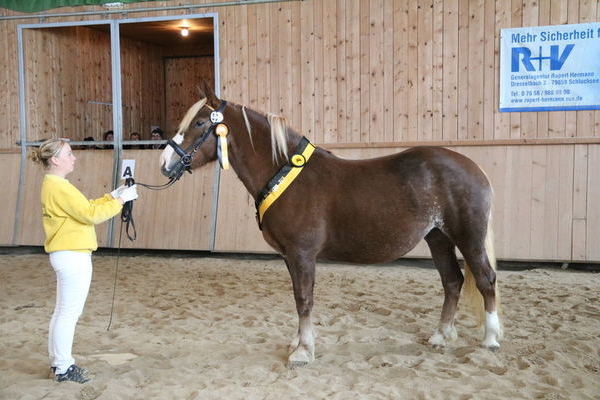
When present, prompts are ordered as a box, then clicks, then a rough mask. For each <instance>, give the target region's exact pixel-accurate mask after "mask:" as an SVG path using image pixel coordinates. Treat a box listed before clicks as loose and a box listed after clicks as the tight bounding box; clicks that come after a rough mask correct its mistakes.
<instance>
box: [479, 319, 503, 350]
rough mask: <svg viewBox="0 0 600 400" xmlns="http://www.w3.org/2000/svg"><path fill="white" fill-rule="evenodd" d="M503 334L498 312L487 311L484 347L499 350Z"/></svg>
mask: <svg viewBox="0 0 600 400" xmlns="http://www.w3.org/2000/svg"><path fill="white" fill-rule="evenodd" d="M500 335H501V328H500V320H499V319H498V313H497V312H496V311H492V312H486V313H485V337H484V339H483V343H482V344H481V345H482V346H483V347H486V348H488V349H490V350H497V349H499V348H500V344H499V343H498V339H499V338H500Z"/></svg>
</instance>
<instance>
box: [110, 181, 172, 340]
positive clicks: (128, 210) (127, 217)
mask: <svg viewBox="0 0 600 400" xmlns="http://www.w3.org/2000/svg"><path fill="white" fill-rule="evenodd" d="M175 181H177V179H173V178H171V179H170V180H169V181H168V182H167V183H165V184H162V185H148V184H145V183H138V185H140V186H143V187H145V188H148V189H150V190H162V189H166V188H168V187H169V186H171V185H172V184H173V183H175ZM125 184H126V185H127V186H131V185H133V184H135V181H134V180H133V178H127V179H126V180H125ZM120 219H121V228H120V229H119V244H118V247H117V262H116V263H115V264H116V265H115V277H114V282H113V293H112V301H111V304H110V318H109V320H108V326H107V327H106V331H109V330H110V326H111V325H112V320H113V313H114V309H115V297H116V293H117V278H118V275H119V258H120V256H121V239H122V238H123V223H125V232H126V233H127V237H128V238H129V240H131V241H132V242H133V241H134V240H135V239H136V238H137V231H136V230H135V222H134V220H133V200H130V201H127V202H125V204H123V210H121V218H120ZM130 226H131V227H132V228H133V236H132V235H131V234H130V233H129V227H130Z"/></svg>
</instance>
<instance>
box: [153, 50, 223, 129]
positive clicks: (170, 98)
mask: <svg viewBox="0 0 600 400" xmlns="http://www.w3.org/2000/svg"><path fill="white" fill-rule="evenodd" d="M214 68H215V63H214V58H213V57H212V56H208V57H183V58H182V57H169V58H166V59H165V82H166V85H165V86H166V88H165V96H164V98H165V103H166V107H167V110H168V112H167V115H166V124H165V127H166V132H169V133H171V134H174V133H175V132H177V128H178V126H179V122H180V121H181V119H182V118H183V116H184V115H185V113H186V112H187V110H188V109H189V108H190V106H191V105H192V104H194V103H195V102H197V101H198V100H199V99H198V89H197V87H198V86H197V85H198V82H200V81H201V80H206V81H208V82H210V83H211V84H212V86H213V87H214V81H215V77H214V75H215V73H214Z"/></svg>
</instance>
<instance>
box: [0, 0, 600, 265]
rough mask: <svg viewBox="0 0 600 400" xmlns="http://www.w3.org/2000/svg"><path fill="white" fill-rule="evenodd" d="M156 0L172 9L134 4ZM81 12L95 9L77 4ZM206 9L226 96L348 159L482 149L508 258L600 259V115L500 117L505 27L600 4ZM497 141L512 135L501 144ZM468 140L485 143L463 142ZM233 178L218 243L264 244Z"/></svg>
mask: <svg viewBox="0 0 600 400" xmlns="http://www.w3.org/2000/svg"><path fill="white" fill-rule="evenodd" d="M212 1H213V0H195V1H190V2H189V3H194V4H202V3H206V2H212ZM156 5H165V6H167V5H170V3H169V2H155V3H149V4H145V3H144V4H141V3H138V4H133V5H128V6H126V7H135V8H138V7H145V6H148V7H150V6H156ZM84 9H85V10H93V9H96V8H95V7H85V8H82V7H80V8H77V9H73V10H77V11H81V10H84ZM64 10H66V11H68V10H69V9H64ZM61 11H62V10H61ZM198 11H199V12H216V13H218V14H219V37H220V43H219V45H220V49H219V51H220V57H221V58H220V65H219V70H220V79H221V88H220V89H221V93H222V95H223V97H224V98H226V99H228V100H231V101H234V102H238V103H243V104H246V105H248V106H249V107H252V108H255V109H258V110H262V111H272V112H278V113H280V114H283V115H285V116H286V117H287V118H288V120H289V121H290V123H291V125H293V126H294V127H295V128H296V129H297V130H299V131H301V132H303V133H304V134H305V135H307V136H308V137H309V138H310V139H312V140H313V141H314V142H316V143H318V144H324V145H325V146H328V147H331V148H332V149H333V150H334V151H335V152H338V153H339V154H341V155H346V154H350V155H352V154H354V153H355V152H356V153H357V154H359V155H360V156H366V155H367V154H368V155H370V156H376V155H380V154H385V153H387V152H389V151H392V150H395V149H398V148H400V147H402V146H406V145H408V144H410V145H413V144H417V143H421V144H422V143H433V144H436V145H449V146H451V147H452V148H454V149H458V150H460V151H461V152H465V154H467V155H471V156H473V157H474V158H477V157H480V154H484V155H485V156H484V157H483V159H482V160H481V161H482V164H483V165H484V168H485V169H486V171H487V172H488V175H490V176H491V177H492V180H493V181H494V184H495V186H496V193H497V203H496V207H497V208H496V211H495V212H496V224H497V226H498V228H497V231H498V232H497V239H496V242H497V247H498V248H499V254H501V256H502V257H505V258H524V259H527V258H531V259H555V258H557V257H558V258H559V259H575V260H600V255H599V253H600V245H599V244H598V241H597V240H595V238H597V237H598V233H599V232H598V229H599V228H598V227H599V226H600V224H599V223H598V222H599V219H600V216H599V215H598V209H599V207H598V197H599V196H598V189H597V188H598V183H599V179H600V178H599V177H598V172H597V171H599V170H600V159H599V158H600V157H599V155H598V153H599V150H598V147H599V146H600V145H599V144H598V143H599V139H600V112H599V111H577V112H575V111H569V112H560V111H559V112H546V113H541V112H540V113H499V112H498V111H497V109H498V102H497V98H498V86H499V82H498V70H499V60H498V53H499V34H500V29H501V28H507V27H520V26H536V25H546V24H564V23H579V22H592V21H599V20H600V6H599V1H598V0H591V1H590V0H542V1H539V0H513V1H504V0H419V1H408V0H396V1H386V0H326V1H317V0H305V1H302V2H286V3H273V4H257V5H242V6H231V7H218V8H202V9H198ZM0 12H3V13H6V14H8V13H9V12H6V11H4V10H2V11H0ZM175 14H176V12H169V11H164V12H150V13H145V14H144V13H139V14H135V16H136V17H146V16H158V15H175ZM113 17H114V18H121V17H122V16H121V15H115V16H113ZM16 24H17V23H16V22H12V21H9V22H2V23H0V29H1V30H2V31H1V32H0V33H4V34H5V37H6V38H7V40H6V41H3V42H2V43H1V44H0V46H1V47H0V62H2V63H3V65H8V66H9V68H6V69H5V70H4V71H3V72H2V74H4V75H3V76H4V77H6V79H4V80H0V85H2V86H0V89H2V90H4V92H5V93H8V96H6V97H5V98H3V99H0V130H2V131H1V132H2V134H1V135H0V140H1V141H2V142H0V146H5V147H8V148H11V147H13V148H14V145H13V143H14V141H15V140H16V138H17V137H18V113H17V110H18V107H17V105H18V96H17V90H16V57H14V55H15V54H16V39H15V27H16ZM36 45H37V44H36ZM51 67H52V66H49V67H48V66H46V67H44V68H51ZM52 68H56V67H52ZM44 82H46V81H45V80H44V79H40V84H43V83H44ZM40 90H41V89H40ZM43 90H46V89H43ZM124 102H125V101H124ZM36 123H37V124H38V125H39V124H41V122H40V121H37V122H36ZM502 140H511V141H512V142H509V143H510V146H504V145H500V146H498V144H502V143H501V142H499V141H502ZM525 140H527V141H529V142H531V141H534V142H535V144H530V143H527V144H526V143H524V141H525ZM441 141H443V142H441ZM452 142H454V144H452ZM488 142H489V145H486V143H488ZM554 142H558V143H559V144H558V145H555V144H552V143H554ZM473 143H477V144H478V145H480V146H479V147H470V146H464V147H461V146H460V145H461V144H465V145H468V144H473ZM229 175H232V174H229ZM229 179H230V178H229V177H227V175H226V174H225V175H224V177H223V179H222V185H221V189H220V201H219V215H218V221H219V223H218V230H217V248H218V249H226V250H232V251H238V250H239V251H252V250H263V249H264V245H263V244H262V242H256V239H254V238H249V237H248V236H249V234H248V233H247V232H251V231H252V230H251V228H250V227H249V226H248V228H245V227H244V223H243V222H240V221H241V220H239V219H238V220H236V223H235V224H232V223H231V221H232V220H233V219H232V218H233V217H232V216H233V215H238V216H239V217H240V218H242V217H243V218H246V219H245V220H242V221H247V223H248V224H254V211H253V209H252V208H251V205H249V204H251V202H250V201H248V199H247V198H246V197H244V196H240V195H239V193H238V192H236V191H237V190H238V187H236V185H234V184H225V183H227V182H229ZM242 207H246V208H242ZM248 207H250V208H248ZM238 209H239V210H238ZM517 216H518V217H517ZM556 217H557V218H556ZM523 221H525V223H526V224H525V225H523ZM252 229H255V228H252ZM261 246H263V247H261Z"/></svg>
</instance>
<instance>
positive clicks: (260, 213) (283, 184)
mask: <svg viewBox="0 0 600 400" xmlns="http://www.w3.org/2000/svg"><path fill="white" fill-rule="evenodd" d="M314 151H315V146H313V145H312V143H310V142H309V141H308V139H307V138H305V137H303V138H302V139H301V140H300V143H299V144H298V147H297V149H296V153H294V155H293V156H292V157H291V158H290V162H289V163H287V164H286V165H284V166H283V167H281V169H280V170H279V172H277V174H275V176H274V177H273V178H271V179H270V180H269V183H267V185H266V186H265V188H264V189H263V190H261V192H260V193H259V195H258V198H257V199H256V216H257V219H258V226H259V228H261V229H262V220H263V217H264V215H265V212H266V211H267V210H268V209H269V207H271V205H273V203H274V202H275V200H277V199H278V198H279V196H281V195H282V194H283V192H285V190H286V189H287V188H288V186H290V185H291V184H292V182H293V181H294V179H296V178H297V177H298V175H300V172H302V170H303V169H304V166H305V165H306V163H307V162H308V160H309V159H310V157H311V156H312V154H313V152H314Z"/></svg>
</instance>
